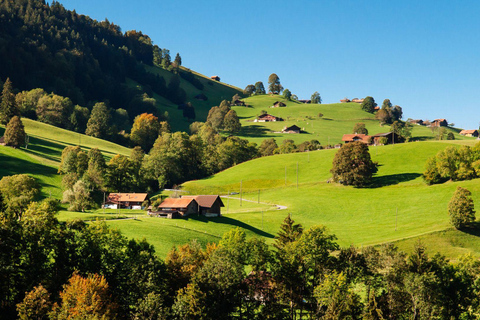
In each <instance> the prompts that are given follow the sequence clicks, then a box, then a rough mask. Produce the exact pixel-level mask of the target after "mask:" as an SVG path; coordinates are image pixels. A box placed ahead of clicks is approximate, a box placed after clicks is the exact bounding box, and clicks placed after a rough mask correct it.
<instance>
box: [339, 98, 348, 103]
mask: <svg viewBox="0 0 480 320" xmlns="http://www.w3.org/2000/svg"><path fill="white" fill-rule="evenodd" d="M340 102H341V103H346V102H350V99H348V98H344V99H342V100H340Z"/></svg>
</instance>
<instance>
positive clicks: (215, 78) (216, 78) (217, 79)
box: [210, 76, 220, 81]
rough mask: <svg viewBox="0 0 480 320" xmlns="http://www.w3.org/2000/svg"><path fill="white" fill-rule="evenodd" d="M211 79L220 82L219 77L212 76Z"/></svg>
mask: <svg viewBox="0 0 480 320" xmlns="http://www.w3.org/2000/svg"><path fill="white" fill-rule="evenodd" d="M210 79H212V80H215V81H220V77H219V76H211V77H210Z"/></svg>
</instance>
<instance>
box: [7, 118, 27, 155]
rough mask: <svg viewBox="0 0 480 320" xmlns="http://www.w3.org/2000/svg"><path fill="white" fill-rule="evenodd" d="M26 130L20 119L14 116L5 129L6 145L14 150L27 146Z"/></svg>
mask: <svg viewBox="0 0 480 320" xmlns="http://www.w3.org/2000/svg"><path fill="white" fill-rule="evenodd" d="M25 137H26V134H25V128H24V126H23V123H22V120H20V117H18V116H14V117H13V118H12V119H10V121H9V122H8V124H7V127H6V128H5V144H6V145H7V146H11V147H14V148H18V147H20V146H23V145H25Z"/></svg>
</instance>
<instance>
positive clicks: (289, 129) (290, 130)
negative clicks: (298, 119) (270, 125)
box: [282, 125, 302, 133]
mask: <svg viewBox="0 0 480 320" xmlns="http://www.w3.org/2000/svg"><path fill="white" fill-rule="evenodd" d="M301 131H302V130H301V129H300V127H299V126H297V125H293V126H290V127H284V128H283V130H282V133H300V132H301Z"/></svg>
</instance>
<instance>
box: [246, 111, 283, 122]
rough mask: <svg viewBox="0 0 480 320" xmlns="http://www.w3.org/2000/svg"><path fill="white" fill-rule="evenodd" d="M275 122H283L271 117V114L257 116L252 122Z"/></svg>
mask: <svg viewBox="0 0 480 320" xmlns="http://www.w3.org/2000/svg"><path fill="white" fill-rule="evenodd" d="M275 121H283V119H282V118H280V117H276V116H272V115H271V114H267V113H265V114H262V115H260V116H258V118H256V119H255V120H253V122H275Z"/></svg>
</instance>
